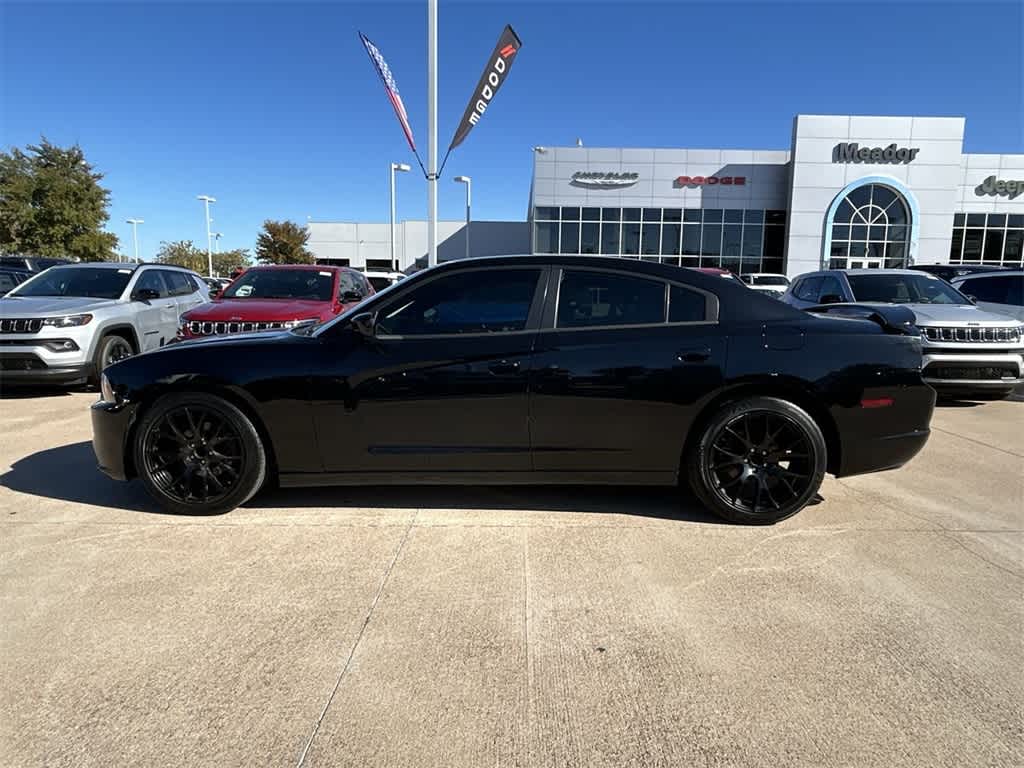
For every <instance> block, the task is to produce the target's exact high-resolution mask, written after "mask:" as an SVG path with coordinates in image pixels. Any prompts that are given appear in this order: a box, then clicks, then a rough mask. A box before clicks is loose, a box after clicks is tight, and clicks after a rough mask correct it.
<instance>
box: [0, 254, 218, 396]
mask: <svg viewBox="0 0 1024 768" xmlns="http://www.w3.org/2000/svg"><path fill="white" fill-rule="evenodd" d="M208 300H209V291H208V289H207V287H206V284H205V283H204V282H203V280H202V278H201V277H199V275H197V274H195V273H194V272H190V271H189V270H187V269H181V268H180V267H174V266H170V265H165V264H141V265H135V264H68V265H64V266H57V267H51V268H50V269H47V270H46V271H45V272H41V273H39V274H38V275H36V276H35V277H33V278H32V279H31V280H27V281H26V282H24V283H22V284H21V285H19V286H18V287H17V288H15V289H14V290H12V291H11V292H10V293H8V294H7V295H6V296H4V297H3V298H2V299H0V388H2V387H4V386H6V385H10V384H15V383H34V384H38V383H53V384H73V383H78V382H82V381H90V382H93V383H94V382H95V381H97V380H98V378H99V374H100V372H102V370H103V369H104V368H106V367H107V366H108V365H110V364H111V363H114V362H117V361H118V360H121V359H123V358H125V357H129V356H131V355H134V354H137V353H139V352H146V351H147V350H150V349H156V348H158V347H162V346H163V345H164V344H166V343H167V342H169V341H171V340H172V339H174V337H175V334H176V333H177V330H178V318H179V316H180V315H181V314H182V313H184V312H187V311H188V310H190V309H192V308H193V307H196V306H198V305H200V304H202V303H204V302H206V301H208Z"/></svg>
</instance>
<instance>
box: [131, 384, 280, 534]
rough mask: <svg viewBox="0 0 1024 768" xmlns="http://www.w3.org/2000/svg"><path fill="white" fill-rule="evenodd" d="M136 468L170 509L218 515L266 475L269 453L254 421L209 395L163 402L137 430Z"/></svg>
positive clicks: (256, 487)
mask: <svg viewBox="0 0 1024 768" xmlns="http://www.w3.org/2000/svg"><path fill="white" fill-rule="evenodd" d="M136 435H137V438H136V446H135V466H136V468H137V469H138V473H139V477H140V478H141V479H142V481H143V484H144V485H145V486H146V490H147V491H148V492H149V493H150V495H151V496H152V497H153V498H154V499H155V500H156V501H157V502H159V503H160V505H161V506H162V507H164V508H165V509H167V510H168V511H171V512H175V513H179V514H180V513H185V514H217V513H220V512H227V511H229V510H231V509H234V508H235V507H237V506H239V505H240V504H244V503H245V502H246V501H248V500H249V498H250V497H252V495H253V494H255V493H256V491H257V490H259V488H260V486H261V485H262V484H263V480H264V478H265V475H266V453H265V451H264V449H263V445H262V442H261V440H260V437H259V433H258V432H257V431H256V429H255V428H254V427H253V425H252V422H251V421H250V420H249V419H248V418H247V417H246V415H245V414H244V413H242V412H241V411H240V410H239V409H238V408H236V407H235V406H234V405H232V404H231V403H229V402H227V401H225V400H222V399H220V398H218V397H214V396H212V395H207V394H201V393H196V394H190V395H185V394H174V395H168V396H166V397H164V398H162V399H161V400H159V401H157V403H156V404H155V405H154V407H153V408H151V409H150V410H149V411H148V412H147V413H146V414H145V415H144V417H143V419H142V422H141V423H140V425H139V429H138V430H137V432H136Z"/></svg>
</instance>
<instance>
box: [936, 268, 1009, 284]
mask: <svg viewBox="0 0 1024 768" xmlns="http://www.w3.org/2000/svg"><path fill="white" fill-rule="evenodd" d="M986 277H1024V269H1000V270H993V271H988V270H986V271H985V272H972V273H970V274H967V275H957V276H956V277H954V278H953V280H952V282H954V283H961V282H963V281H964V280H981V279H983V278H986Z"/></svg>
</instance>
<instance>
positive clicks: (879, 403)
mask: <svg viewBox="0 0 1024 768" xmlns="http://www.w3.org/2000/svg"><path fill="white" fill-rule="evenodd" d="M895 402H896V400H895V399H894V398H891V397H865V398H864V399H863V400H861V401H860V407H861V408H887V407H888V406H890V405H892V404H893V403H895Z"/></svg>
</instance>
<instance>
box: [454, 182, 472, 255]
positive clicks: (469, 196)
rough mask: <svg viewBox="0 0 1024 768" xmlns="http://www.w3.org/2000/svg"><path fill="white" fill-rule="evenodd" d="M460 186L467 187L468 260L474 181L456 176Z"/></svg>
mask: <svg viewBox="0 0 1024 768" xmlns="http://www.w3.org/2000/svg"><path fill="white" fill-rule="evenodd" d="M454 181H455V182H457V183H458V184H465V185H466V258H467V259H468V258H469V221H470V206H471V205H472V203H473V197H472V190H473V180H472V179H471V178H470V177H469V176H456V177H455V179H454Z"/></svg>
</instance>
